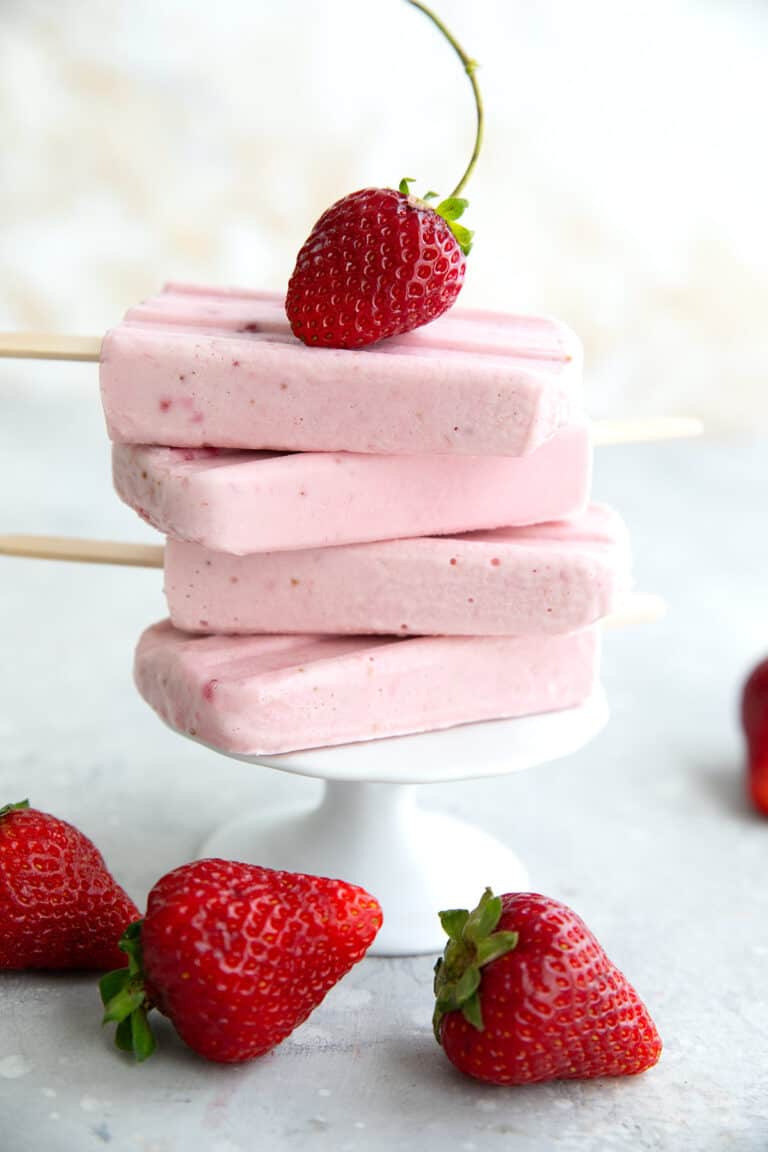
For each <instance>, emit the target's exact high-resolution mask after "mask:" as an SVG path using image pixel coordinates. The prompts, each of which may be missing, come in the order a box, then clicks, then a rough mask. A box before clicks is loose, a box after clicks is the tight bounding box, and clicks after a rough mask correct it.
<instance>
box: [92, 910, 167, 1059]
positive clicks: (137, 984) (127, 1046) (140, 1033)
mask: <svg viewBox="0 0 768 1152" xmlns="http://www.w3.org/2000/svg"><path fill="white" fill-rule="evenodd" d="M118 947H119V949H120V951H121V952H125V954H126V955H127V957H128V967H127V968H118V969H117V970H116V971H115V972H107V974H106V976H102V978H101V980H100V981H99V992H100V994H101V1001H102V1004H103V1005H104V1017H103V1019H102V1024H109V1023H114V1024H117V1030H116V1032H115V1044H116V1045H117V1047H118V1048H119V1049H120V1050H121V1051H122V1052H132V1053H133V1055H134V1056H135V1057H136V1060H137V1062H139V1063H141V1062H142V1061H143V1060H146V1059H147V1058H148V1057H149V1056H151V1055H152V1053H153V1052H154V1050H155V1047H156V1045H155V1038H154V1036H153V1035H152V1030H151V1028H150V1026H149V1020H148V1018H147V1012H148V1009H149V1004H148V1002H147V996H146V992H145V991H144V973H143V970H142V954H141V920H137V921H136V923H135V924H131V925H130V926H129V927H128V928H126V930H125V932H124V933H123V936H122V937H121V939H120V943H119V944H118Z"/></svg>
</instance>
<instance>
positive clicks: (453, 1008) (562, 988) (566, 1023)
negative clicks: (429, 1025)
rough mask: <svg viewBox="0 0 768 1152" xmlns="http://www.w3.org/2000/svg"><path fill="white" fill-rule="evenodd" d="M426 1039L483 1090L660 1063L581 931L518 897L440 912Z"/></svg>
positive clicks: (609, 967)
mask: <svg viewBox="0 0 768 1152" xmlns="http://www.w3.org/2000/svg"><path fill="white" fill-rule="evenodd" d="M441 920H442V923H443V927H444V928H445V930H446V932H447V933H448V936H449V941H448V944H447V945H446V949H445V955H444V957H443V959H442V960H439V961H438V962H437V965H436V968H435V993H436V997H437V1001H436V1006H435V1017H434V1025H435V1035H436V1036H437V1039H438V1042H439V1043H441V1044H442V1045H443V1047H444V1048H445V1052H446V1055H447V1056H448V1059H449V1060H451V1061H452V1063H453V1064H455V1065H456V1067H457V1068H459V1069H460V1070H461V1071H462V1072H465V1073H466V1074H467V1075H468V1076H474V1077H476V1078H477V1079H479V1080H485V1081H488V1082H489V1083H491V1084H533V1083H536V1082H538V1081H541V1080H574V1079H589V1078H591V1077H595V1076H628V1075H634V1074H635V1073H637V1072H644V1071H645V1070H646V1069H647V1068H650V1067H652V1065H654V1064H655V1063H656V1062H657V1060H658V1059H659V1056H660V1055H661V1040H660V1038H659V1035H658V1032H657V1031H656V1027H655V1025H654V1023H653V1021H652V1020H651V1017H650V1016H649V1014H648V1010H647V1009H646V1007H645V1005H644V1004H643V1003H642V1002H641V1000H640V998H639V997H638V995H637V993H636V992H635V991H634V989H633V988H632V987H631V985H630V984H629V983H628V981H627V980H626V978H625V977H624V976H623V975H622V974H621V972H619V971H618V969H617V968H615V967H614V965H613V964H612V963H611V961H610V960H609V959H608V957H607V956H606V955H605V953H604V952H603V950H602V948H601V947H600V945H599V944H598V942H597V940H596V939H595V937H594V936H593V935H592V933H591V932H590V931H589V930H588V928H587V927H586V925H585V924H584V922H583V921H582V920H581V919H580V918H579V917H578V916H577V915H576V913H575V912H572V911H571V909H570V908H567V907H566V906H565V905H564V904H559V903H558V902H557V901H556V900H550V899H549V898H548V897H546V896H538V895H535V894H532V893H528V892H518V893H513V894H508V895H506V896H501V897H498V896H494V895H493V894H492V892H491V890H490V889H489V888H487V889H486V890H485V893H484V895H483V897H482V899H481V900H480V903H479V905H478V906H477V908H476V909H475V910H474V911H473V912H471V913H469V912H467V911H466V910H464V909H455V910H453V911H450V912H442V913H441Z"/></svg>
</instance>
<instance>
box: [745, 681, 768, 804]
mask: <svg viewBox="0 0 768 1152" xmlns="http://www.w3.org/2000/svg"><path fill="white" fill-rule="evenodd" d="M741 720H742V724H743V726H744V735H745V736H746V739H747V790H748V792H749V796H750V798H751V800H752V803H753V804H754V806H755V808H756V809H757V811H758V812H762V813H763V814H764V815H766V816H768V659H766V660H763V661H762V663H760V664H758V665H757V667H756V668H755V669H754V670H753V672H752V674H751V676H750V677H749V679H748V680H747V682H746V684H745V685H744V691H743V693H742V697H741Z"/></svg>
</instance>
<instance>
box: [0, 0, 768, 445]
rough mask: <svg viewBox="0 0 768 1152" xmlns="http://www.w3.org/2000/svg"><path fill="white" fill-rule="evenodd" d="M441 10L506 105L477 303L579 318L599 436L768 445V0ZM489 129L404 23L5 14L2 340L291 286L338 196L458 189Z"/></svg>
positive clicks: (305, 3) (490, 186)
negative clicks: (477, 137)
mask: <svg viewBox="0 0 768 1152" xmlns="http://www.w3.org/2000/svg"><path fill="white" fill-rule="evenodd" d="M435 2H436V5H437V7H438V8H439V10H440V12H441V14H442V15H443V16H444V18H445V19H446V21H447V23H448V24H449V26H450V27H451V28H452V29H453V30H454V31H455V32H456V33H457V35H458V36H459V37H460V39H461V40H462V41H463V42H464V43H465V45H466V47H467V49H468V51H469V52H470V53H471V54H472V55H474V56H475V57H476V58H477V59H478V60H479V61H480V63H481V66H482V67H481V71H480V73H479V76H480V81H481V84H482V87H483V91H484V94H485V99H486V104H487V109H488V125H487V146H486V149H485V152H484V154H483V156H482V158H481V161H480V165H479V167H478V170H477V172H476V175H475V178H474V179H473V181H472V183H471V185H470V187H469V196H470V199H471V201H472V205H471V210H470V217H469V221H468V222H469V224H470V226H472V227H474V228H475V229H476V231H477V240H476V247H475V250H474V252H473V253H472V257H471V267H470V273H469V276H468V280H467V284H466V287H465V289H464V294H463V302H464V303H465V304H474V305H490V306H493V307H495V308H505V309H514V310H521V311H544V312H550V313H554V314H557V315H559V316H561V317H562V318H563V319H565V320H566V321H568V322H569V323H570V324H571V325H572V326H573V327H574V328H576V330H577V331H578V332H579V333H580V335H581V336H582V337H583V339H584V342H585V345H586V351H587V396H588V403H589V406H590V408H591V410H592V411H593V412H595V413H596V414H606V413H609V414H614V415H618V414H622V413H643V414H647V413H674V412H688V413H700V414H701V415H703V416H704V417H706V418H707V419H708V420H709V423H710V426H711V427H713V428H716V429H722V430H725V431H727V430H733V429H737V430H739V429H740V430H751V429H752V428H753V427H754V426H755V424H757V423H759V422H762V424H763V426H765V424H766V423H768V419H767V418H768V399H766V396H767V394H768V390H767V389H766V387H765V381H766V375H767V371H766V364H767V363H768V323H766V312H767V311H768V229H767V228H766V226H765V213H766V205H768V174H767V168H766V162H765V147H764V139H765V110H766V108H768V79H767V73H768V69H766V67H765V61H766V58H767V55H766V52H767V49H768V4H764V3H757V2H754V3H749V2H747V0H688V2H686V0H644V2H643V3H637V2H636V0H632V2H630V0H473V2H470V0H435ZM472 125H473V112H472V105H471V94H470V90H469V86H468V84H467V82H466V80H465V78H464V76H463V74H462V71H461V68H460V65H459V64H458V61H457V60H456V58H455V57H454V55H453V53H452V52H451V50H450V48H449V47H448V46H447V45H445V44H444V43H442V42H441V41H440V39H439V37H438V36H437V34H436V33H435V31H434V30H433V29H432V28H431V26H430V25H429V23H428V22H427V20H426V19H425V18H424V16H422V15H421V14H420V13H419V12H417V11H415V10H413V9H410V8H409V7H408V6H407V5H406V4H404V3H400V2H399V0H324V2H322V3H320V2H316V0H273V2H267V0H217V3H216V4H203V3H201V2H194V0H130V3H129V2H127V0H0V140H1V141H2V149H1V154H0V327H4V328H44V329H54V330H60V331H78V332H82V333H99V332H101V331H102V330H103V329H104V328H106V327H108V326H109V325H110V324H112V323H114V322H115V320H116V319H117V318H118V317H119V315H120V314H121V312H122V311H123V310H124V309H125V308H126V307H127V306H128V305H130V304H131V303H133V302H135V301H136V300H137V299H138V298H140V297H143V296H146V295H148V294H150V293H151V292H153V291H154V290H155V289H156V287H157V286H158V285H159V284H160V283H161V282H162V281H163V280H165V279H169V278H175V279H190V280H197V281H209V282H216V283H235V284H243V285H250V286H259V287H260V286H264V287H269V288H273V289H277V290H281V289H282V288H283V287H284V286H285V284H286V281H287V278H288V276H289V275H290V272H291V269H292V266H293V259H294V257H295V253H296V251H297V249H298V247H299V246H300V244H301V243H302V241H303V239H304V237H305V235H306V234H307V232H308V231H309V228H310V226H311V225H312V223H313V222H314V220H315V219H316V218H317V216H318V215H319V214H320V212H321V211H322V210H323V209H324V208H325V207H326V206H327V205H328V204H330V203H331V202H332V201H333V200H334V199H336V198H338V197H339V196H341V195H344V194H345V193H346V192H349V191H352V190H353V189H355V188H358V187H362V186H365V185H367V184H390V185H391V184H393V183H396V182H397V181H398V180H399V178H400V177H401V176H403V175H409V176H411V175H412V176H416V177H418V178H419V181H420V183H419V187H420V189H421V190H422V191H423V190H425V189H426V187H427V186H433V187H436V188H437V189H439V190H440V191H442V192H446V193H447V192H448V191H449V190H450V188H451V187H452V185H453V182H454V180H455V178H456V177H457V174H458V173H460V172H461V170H462V169H463V166H464V162H465V158H466V154H467V153H468V151H469V148H470V146H471V130H472ZM0 372H1V375H0V382H4V383H5V384H6V385H7V386H9V387H19V388H28V387H29V386H31V385H32V384H34V385H35V386H42V387H45V386H46V383H47V382H50V386H53V387H56V388H57V389H61V388H63V387H66V386H71V387H73V388H77V387H87V386H92V384H93V370H92V369H84V368H77V367H73V368H66V369H65V368H62V367H60V366H56V367H55V368H51V367H50V366H48V367H46V366H41V365H34V366H32V365H26V366H22V365H18V364H16V365H13V366H9V365H7V364H6V365H4V366H3V367H2V369H0Z"/></svg>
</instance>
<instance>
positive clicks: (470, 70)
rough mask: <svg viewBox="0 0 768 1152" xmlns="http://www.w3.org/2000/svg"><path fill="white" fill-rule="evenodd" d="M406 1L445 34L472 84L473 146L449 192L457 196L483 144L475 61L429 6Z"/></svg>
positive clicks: (481, 102)
mask: <svg viewBox="0 0 768 1152" xmlns="http://www.w3.org/2000/svg"><path fill="white" fill-rule="evenodd" d="M406 3H407V4H410V5H411V6H412V7H413V8H418V9H419V11H421V12H423V13H424V15H425V16H428V17H429V19H430V20H431V21H432V23H433V24H434V25H435V26H436V27H437V28H438V29H439V30H440V31H441V32H442V34H443V36H445V38H446V40H447V41H448V43H449V44H450V45H451V47H452V48H453V50H454V52H455V53H456V55H457V56H458V58H459V60H461V62H462V64H463V65H464V71H465V72H466V74H467V76H469V82H470V84H471V85H472V92H473V95H474V97H475V109H476V111H477V127H476V129H475V147H474V148H473V150H472V155H471V156H470V158H469V164H467V167H466V168H465V170H464V175H463V176H462V177H461V180H459V182H458V184H457V185H456V187H455V188H454V190H453V192H451V196H458V194H459V192H461V190H462V189H463V187H464V185H465V184H466V183H467V180H469V178H470V176H471V175H472V170H473V169H474V167H475V164H476V163H477V158H478V156H479V155H480V149H481V147H482V144H483V99H482V96H481V95H480V89H479V87H478V85H477V77H476V76H475V69H476V68H477V61H476V60H472V59H471V58H470V57H469V56H467V54H466V52H465V51H464V49H463V48H462V46H461V44H459V42H458V40H457V39H456V37H455V36H452V35H451V33H450V32H449V31H448V29H447V28H446V26H445V24H443V22H442V20H441V19H440V18H439V16H436V15H435V13H434V12H433V11H432V9H431V8H428V7H427V6H426V4H422V3H421V2H420V0H406Z"/></svg>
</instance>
